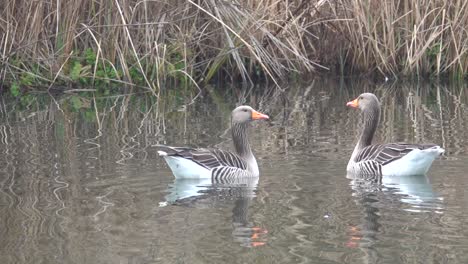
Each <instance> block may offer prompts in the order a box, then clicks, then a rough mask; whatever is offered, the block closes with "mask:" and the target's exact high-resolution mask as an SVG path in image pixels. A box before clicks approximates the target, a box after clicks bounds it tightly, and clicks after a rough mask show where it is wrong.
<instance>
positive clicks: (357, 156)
mask: <svg viewBox="0 0 468 264" xmlns="http://www.w3.org/2000/svg"><path fill="white" fill-rule="evenodd" d="M346 106H349V107H352V108H359V109H360V110H361V113H362V119H363V125H364V128H363V130H362V132H361V136H360V138H359V141H358V142H357V144H356V147H355V148H354V151H353V154H351V158H350V159H349V162H348V166H347V171H348V173H351V174H361V175H362V174H364V175H382V176H384V175H393V176H400V175H420V174H425V173H426V172H427V171H428V170H429V168H430V167H431V164H432V162H433V161H434V159H435V158H436V157H437V156H439V155H441V154H442V153H444V149H443V148H441V147H439V146H437V145H435V144H407V143H389V144H372V138H373V137H374V133H375V130H376V128H377V125H378V123H379V118H380V103H379V100H378V99H377V97H376V96H375V95H374V94H372V93H363V94H361V95H359V97H358V98H356V99H355V100H353V101H350V102H348V103H347V104H346Z"/></svg>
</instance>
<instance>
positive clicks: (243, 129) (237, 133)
mask: <svg viewBox="0 0 468 264" xmlns="http://www.w3.org/2000/svg"><path fill="white" fill-rule="evenodd" d="M231 130H232V141H233V144H234V148H235V149H236V152H237V154H238V155H239V156H241V157H248V156H250V155H252V150H251V149H250V144H249V139H248V137H247V124H240V123H235V122H233V123H232V129H231Z"/></svg>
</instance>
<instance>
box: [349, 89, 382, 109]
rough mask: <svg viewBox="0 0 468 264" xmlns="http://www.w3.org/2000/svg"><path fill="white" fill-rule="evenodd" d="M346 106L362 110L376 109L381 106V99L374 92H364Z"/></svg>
mask: <svg viewBox="0 0 468 264" xmlns="http://www.w3.org/2000/svg"><path fill="white" fill-rule="evenodd" d="M346 106H349V107H352V108H359V109H361V111H366V110H374V109H376V108H380V102H379V99H377V96H375V94H373V93H363V94H361V95H359V96H358V97H357V98H356V99H354V100H353V101H350V102H348V103H347V104H346Z"/></svg>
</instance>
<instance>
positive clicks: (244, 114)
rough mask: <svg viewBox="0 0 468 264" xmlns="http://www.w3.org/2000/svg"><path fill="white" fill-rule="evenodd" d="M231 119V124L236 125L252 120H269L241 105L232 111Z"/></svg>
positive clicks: (250, 108)
mask: <svg viewBox="0 0 468 264" xmlns="http://www.w3.org/2000/svg"><path fill="white" fill-rule="evenodd" d="M231 118H232V122H233V123H237V124H244V123H248V122H251V121H253V120H262V119H269V117H268V116H267V115H265V114H262V113H260V112H257V111H255V110H254V109H253V108H252V107H250V106H248V105H241V106H238V107H237V108H236V109H234V110H233V111H232V115H231Z"/></svg>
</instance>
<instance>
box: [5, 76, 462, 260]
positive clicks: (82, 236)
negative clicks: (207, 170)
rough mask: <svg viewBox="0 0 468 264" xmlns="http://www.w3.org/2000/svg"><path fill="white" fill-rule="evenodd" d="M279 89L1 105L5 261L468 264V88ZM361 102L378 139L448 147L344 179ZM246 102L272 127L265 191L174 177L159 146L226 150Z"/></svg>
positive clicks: (265, 154) (264, 135)
mask: <svg viewBox="0 0 468 264" xmlns="http://www.w3.org/2000/svg"><path fill="white" fill-rule="evenodd" d="M284 88H285V90H284V91H280V90H278V89H276V90H272V89H264V88H262V87H258V88H257V89H250V90H249V89H240V88H235V87H233V88H232V89H229V90H226V89H224V88H213V87H209V88H207V89H206V92H204V93H203V94H202V95H201V96H198V97H197V98H196V100H192V98H193V97H194V94H190V95H187V94H186V95H185V96H178V94H177V93H176V91H174V90H171V91H169V92H168V93H167V94H164V95H161V97H160V99H159V100H156V99H155V98H151V97H145V96H142V95H132V96H130V95H129V96H115V97H112V96H108V97H99V98H92V97H88V96H78V95H60V96H53V97H52V96H49V95H35V96H31V97H27V99H24V100H16V101H15V100H7V99H3V102H2V105H1V106H2V107H1V111H0V151H1V155H0V221H1V224H0V237H1V240H0V256H1V259H2V260H1V263H95V264H97V263H468V250H467V249H468V229H467V228H466V226H468V191H467V190H468V163H467V161H468V147H467V146H468V134H467V132H466V131H468V107H467V105H468V95H467V93H466V92H467V89H466V88H465V87H460V86H447V85H438V84H428V85H423V84H393V85H392V84H385V85H372V84H369V83H361V82H349V83H347V82H339V81H333V80H327V81H313V82H310V83H308V84H301V85H291V86H290V87H284ZM363 91H372V92H374V93H376V94H377V95H378V96H379V97H380V98H381V102H382V107H383V111H382V122H381V124H380V126H379V128H378V132H377V138H376V140H377V141H378V142H401V141H406V142H419V143H421V142H427V143H430V142H432V143H436V144H439V145H441V146H442V147H443V148H445V149H446V153H445V154H444V155H443V156H442V157H441V158H439V159H437V160H436V161H435V162H434V164H433V166H432V168H431V170H430V171H429V173H428V175H425V176H412V177H401V178H391V177H387V178H385V177H384V179H382V182H380V183H379V182H378V181H372V180H359V179H350V178H348V177H347V175H346V171H345V169H346V164H347V161H348V158H349V156H350V154H351V152H352V149H353V147H354V142H355V140H356V137H357V134H358V132H357V129H358V123H359V122H358V120H359V115H358V113H357V111H356V110H353V109H348V108H346V107H345V104H346V102H347V101H349V100H350V99H354V98H355V97H356V96H357V95H359V94H360V93H361V92H363ZM6 102H8V103H6ZM237 104H249V105H251V106H253V107H254V108H256V109H258V110H260V111H261V112H264V113H266V114H268V115H270V117H271V120H270V121H266V122H263V121H259V122H256V123H255V124H253V127H252V128H251V129H250V139H251V142H252V145H253V148H254V152H255V154H256V157H257V160H258V163H259V167H260V171H261V175H260V178H259V179H255V180H250V181H246V182H239V183H236V182H234V183H230V184H221V183H212V182H210V181H206V180H205V181H197V180H193V181H180V180H175V179H174V177H173V175H172V173H171V171H170V170H169V168H168V167H167V165H166V164H165V162H164V160H162V159H161V158H159V157H158V155H157V153H156V149H155V148H154V147H152V145H154V144H168V145H176V146H201V147H220V148H227V149H229V148H230V147H231V146H230V144H231V142H230V138H229V135H230V134H229V130H228V128H229V123H230V111H231V110H232V109H233V108H234V107H235V106H236V105H237Z"/></svg>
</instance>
